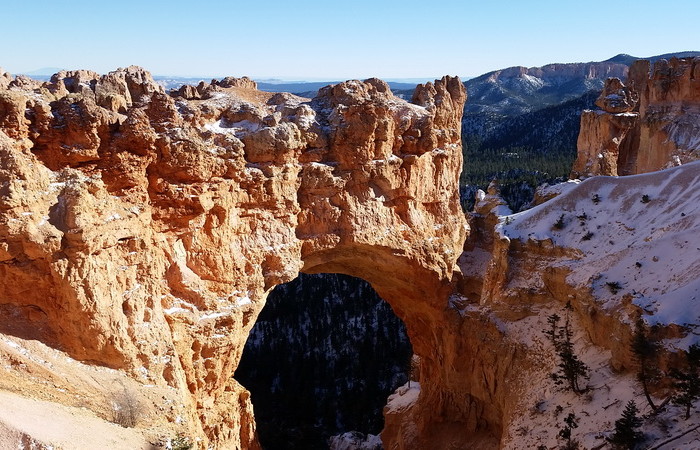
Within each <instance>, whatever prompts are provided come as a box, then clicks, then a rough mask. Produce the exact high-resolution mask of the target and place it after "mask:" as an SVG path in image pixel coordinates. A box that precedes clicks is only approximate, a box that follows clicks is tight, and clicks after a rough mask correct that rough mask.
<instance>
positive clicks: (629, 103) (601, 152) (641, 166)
mask: <svg viewBox="0 0 700 450" xmlns="http://www.w3.org/2000/svg"><path fill="white" fill-rule="evenodd" d="M699 76H700V58H697V57H696V58H680V59H679V58H672V59H671V60H670V61H667V60H665V59H662V60H659V61H657V62H656V63H654V64H653V66H650V64H649V61H644V60H640V61H636V62H635V63H634V64H632V66H631V67H630V70H629V74H628V77H627V81H626V82H625V84H622V83H621V82H620V80H619V79H615V78H612V79H609V80H608V82H607V83H606V86H605V89H604V91H603V93H602V94H601V97H600V98H599V99H598V102H597V103H596V105H597V106H599V107H600V108H601V109H600V110H597V111H584V112H583V114H582V115H581V132H580V134H579V138H578V158H577V160H576V162H575V163H574V167H573V170H572V177H581V176H592V175H615V176H616V175H633V174H639V173H646V172H653V171H656V170H661V169H663V168H667V167H672V166H676V165H680V164H684V163H687V162H690V161H695V160H697V159H700V125H698V123H700V78H698V77H699Z"/></svg>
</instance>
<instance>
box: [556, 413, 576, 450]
mask: <svg viewBox="0 0 700 450" xmlns="http://www.w3.org/2000/svg"><path fill="white" fill-rule="evenodd" d="M574 428H578V418H577V417H576V415H575V414H574V413H569V415H567V416H566V417H565V418H564V426H563V427H562V428H561V429H559V437H560V438H562V439H564V441H565V442H564V445H563V446H562V447H561V449H562V450H576V449H577V448H578V441H576V440H574V439H572V438H571V432H572V431H573V430H574Z"/></svg>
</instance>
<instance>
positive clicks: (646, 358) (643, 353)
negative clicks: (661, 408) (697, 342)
mask: <svg viewBox="0 0 700 450" xmlns="http://www.w3.org/2000/svg"><path fill="white" fill-rule="evenodd" d="M632 352H633V353H634V355H635V357H636V359H637V362H638V363H639V370H638V371H637V379H638V380H639V382H640V383H641V384H642V390H643V391H644V396H645V397H646V399H647V402H648V403H649V406H651V409H652V410H653V411H654V412H656V411H657V410H658V407H657V406H656V404H655V403H654V401H653V400H652V398H651V394H650V393H649V385H650V384H652V383H653V382H654V381H656V380H657V379H658V377H659V373H660V371H659V369H658V367H657V364H656V361H657V357H658V353H659V348H658V344H657V343H656V342H654V341H652V340H651V339H649V336H648V335H647V332H646V327H645V325H644V321H643V320H642V318H641V317H640V318H638V319H637V321H636V323H635V327H634V335H633V337H632Z"/></svg>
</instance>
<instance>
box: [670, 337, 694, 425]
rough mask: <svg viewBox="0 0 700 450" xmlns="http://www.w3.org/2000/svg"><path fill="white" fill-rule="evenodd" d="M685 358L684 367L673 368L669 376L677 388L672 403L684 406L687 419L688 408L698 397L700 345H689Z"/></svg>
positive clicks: (688, 415) (688, 416) (688, 414)
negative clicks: (680, 368)
mask: <svg viewBox="0 0 700 450" xmlns="http://www.w3.org/2000/svg"><path fill="white" fill-rule="evenodd" d="M685 358H686V367H685V369H684V370H678V369H676V370H673V371H671V376H672V377H673V378H674V379H675V380H676V381H675V382H674V383H673V387H674V388H676V390H677V394H676V395H675V396H674V397H673V403H675V404H676V405H679V406H684V407H685V418H686V420H687V419H689V418H690V409H691V408H692V407H693V404H694V403H695V402H696V401H697V400H698V398H700V345H698V344H693V345H691V346H690V348H689V349H688V352H687V353H686V355H685Z"/></svg>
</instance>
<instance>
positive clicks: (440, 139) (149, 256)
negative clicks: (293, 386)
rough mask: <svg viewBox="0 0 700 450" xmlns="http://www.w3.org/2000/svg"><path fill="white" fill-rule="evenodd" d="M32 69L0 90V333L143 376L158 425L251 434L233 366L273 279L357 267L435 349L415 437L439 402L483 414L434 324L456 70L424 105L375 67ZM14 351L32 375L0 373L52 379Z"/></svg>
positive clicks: (422, 92)
mask: <svg viewBox="0 0 700 450" xmlns="http://www.w3.org/2000/svg"><path fill="white" fill-rule="evenodd" d="M20 81H21V80H19V81H18V79H17V78H15V79H14V80H13V81H11V82H9V83H7V88H5V89H4V90H3V91H2V92H0V130H2V131H1V132H0V174H1V175H0V182H1V184H0V210H1V214H0V282H1V283H2V285H3V286H4V289H3V290H2V291H1V292H0V306H1V307H2V309H3V311H4V313H5V314H7V315H8V316H12V317H13V318H15V320H14V321H13V325H8V324H5V325H3V328H2V329H0V332H2V333H5V334H6V335H8V336H14V337H17V338H22V339H33V340H38V341H40V342H41V343H42V344H44V345H45V346H46V349H44V350H42V351H46V352H51V351H56V350H58V351H60V352H63V353H64V354H65V355H67V356H69V357H70V358H71V359H72V360H75V361H76V364H78V361H80V362H82V363H86V364H88V367H104V369H100V370H102V372H100V373H103V374H109V376H110V377H114V378H115V379H117V380H119V382H120V383H122V386H125V387H124V392H126V390H127V386H129V387H130V388H131V386H133V389H134V391H135V392H136V393H137V394H136V395H137V396H139V398H140V403H142V407H143V408H144V409H145V410H146V413H144V414H145V416H146V418H145V419H143V422H144V425H142V426H143V427H144V428H145V429H147V431H148V430H150V431H149V432H151V433H152V434H153V435H157V434H158V433H161V434H162V433H165V431H163V430H169V431H168V432H170V433H171V434H172V433H175V432H183V433H185V434H187V435H188V436H191V437H192V438H196V439H197V445H198V446H199V447H202V448H206V447H207V446H210V445H211V446H214V447H215V448H256V447H257V441H256V437H255V426H254V419H253V414H252V408H251V404H250V401H249V395H248V393H247V391H246V390H245V389H244V388H243V387H242V386H240V385H239V384H238V383H237V382H236V381H235V380H234V379H233V378H232V374H233V371H234V369H235V367H236V365H237V363H238V360H239V358H240V355H241V351H242V349H243V345H244V343H245V339H246V337H247V335H248V331H249V330H250V327H251V326H252V324H253V322H254V321H255V318H256V317H257V314H258V313H259V311H260V309H261V308H262V306H263V304H264V301H265V297H266V295H267V292H269V290H270V289H271V288H272V287H274V286H275V285H277V284H280V283H284V282H286V281H289V280H291V279H293V278H294V277H295V276H296V275H297V273H298V272H299V271H305V272H309V273H314V272H340V273H346V274H350V275H354V276H359V277H362V278H364V279H365V280H367V281H369V282H370V283H372V285H373V286H374V287H375V289H376V290H377V292H378V293H379V294H380V295H381V296H382V297H383V298H385V299H386V300H388V301H389V302H390V303H391V305H392V307H393V308H394V310H395V311H396V312H397V314H398V315H399V317H401V318H402V319H403V320H404V321H405V323H406V325H407V328H408V332H409V335H410V336H411V339H412V342H413V346H414V350H415V352H416V353H417V354H419V355H421V356H422V357H423V361H424V367H425V370H424V371H425V374H426V375H425V377H426V379H427V380H430V381H431V382H430V383H428V385H430V386H432V387H431V388H430V389H427V390H426V391H425V394H424V397H425V400H424V401H422V403H421V404H422V405H423V412H422V417H423V419H422V421H421V422H420V426H421V427H423V428H422V429H421V431H420V433H421V434H420V436H419V437H420V439H429V438H430V434H431V433H434V432H435V429H434V428H433V427H432V424H433V423H435V422H436V421H441V420H443V419H445V418H449V420H450V421H452V422H454V423H461V424H463V425H464V433H463V434H466V433H468V432H469V431H473V430H474V429H475V428H477V427H478V426H481V427H482V428H483V427H486V428H488V426H487V425H488V424H489V423H490V420H491V418H490V417H489V418H487V419H483V418H482V414H481V410H480V409H479V408H483V407H482V406H478V407H477V408H472V407H470V406H469V403H467V404H466V405H463V406H456V404H455V400H456V398H455V396H457V395H460V396H465V395H466V397H465V399H467V400H468V399H469V398H470V397H469V395H468V394H465V393H464V392H463V388H462V386H461V384H462V383H463V381H461V379H458V378H456V377H454V374H453V372H454V371H453V370H452V369H451V368H450V369H448V367H449V366H448V365H446V363H445V358H455V357H454V356H451V355H449V353H450V347H453V346H455V345H459V344H458V342H459V340H458V339H456V337H455V336H453V335H451V334H450V330H448V329H446V328H444V327H442V330H441V327H440V325H439V324H441V323H445V322H446V320H449V316H450V315H451V314H452V313H447V312H446V311H445V305H446V303H447V298H448V297H449V294H450V292H451V284H450V283H451V279H452V278H453V273H454V271H455V270H456V269H455V261H456V259H457V257H458V256H459V254H460V252H461V246H462V242H463V241H464V238H465V235H466V232H467V226H466V223H465V219H464V216H463V214H462V213H461V209H460V205H459V198H458V190H457V186H458V174H459V170H460V168H461V145H460V129H459V126H460V119H461V113H462V108H463V104H464V101H465V99H466V95H465V91H464V87H463V85H462V83H461V82H460V80H459V79H457V78H450V77H445V78H443V79H442V80H437V81H436V82H435V83H428V84H426V85H421V86H419V87H418V88H417V89H416V94H415V96H414V99H413V103H407V102H405V101H402V100H399V99H398V98H396V97H394V96H393V95H392V93H391V92H390V90H389V88H388V86H387V85H386V83H384V82H383V81H380V80H377V79H370V80H366V81H364V82H361V81H348V82H345V83H341V84H338V85H334V86H329V87H327V88H325V89H323V90H321V92H319V95H318V96H317V97H316V98H315V99H313V100H311V101H309V100H307V99H302V98H299V97H295V96H292V95H287V94H274V95H273V94H268V93H264V92H260V91H257V90H255V89H254V88H255V85H254V83H253V82H252V81H250V80H247V79H224V80H223V81H221V82H212V83H211V84H209V85H206V84H202V85H200V86H198V87H197V88H184V89H183V90H180V91H179V92H178V93H176V94H173V96H171V95H169V94H167V93H165V92H163V90H162V88H160V87H159V86H158V85H157V84H156V83H154V82H153V80H152V78H151V76H150V74H149V73H148V72H146V71H144V70H143V69H140V68H138V67H129V68H127V69H119V70H117V71H114V72H111V73H109V74H107V75H103V76H99V75H98V74H95V73H93V72H88V71H72V72H61V73H59V74H56V75H55V76H54V77H53V78H52V79H51V81H50V82H47V83H38V82H34V81H30V82H20ZM178 94H179V95H178ZM446 314H447V315H446ZM13 342H14V341H13ZM17 345H19V344H17ZM42 348H43V347H42ZM8 352H9V349H8ZM6 356H7V357H8V358H10V356H9V354H8V355H6ZM11 356H12V357H13V358H19V361H20V362H19V363H18V364H25V367H29V366H28V364H30V363H31V373H32V376H31V377H26V380H24V381H21V382H20V381H19V378H17V377H14V378H12V380H13V383H9V382H8V383H7V384H6V385H4V386H3V387H4V388H6V389H14V390H21V391H26V392H29V391H32V392H36V391H39V390H40V386H41V385H42V383H44V382H45V381H46V380H47V379H52V377H55V374H54V375H51V370H52V369H51V367H43V366H42V365H41V364H40V363H37V362H36V361H34V362H30V361H26V362H22V356H21V354H18V355H14V354H13V355H11ZM457 363H458V364H461V365H464V364H465V363H463V362H457ZM80 367H83V366H80ZM28 370H29V369H28ZM76 370H78V371H79V370H85V369H76ZM95 376H97V375H95ZM104 376H105V377H106V376H107V375H104ZM134 380H135V381H136V383H135V381H134ZM134 383H135V384H134ZM17 384H19V385H20V386H19V387H18V386H17ZM91 388H92V389H93V390H94V386H92V387H91ZM72 389H73V392H72V394H75V395H78V396H81V395H82V396H83V397H87V395H85V393H86V392H87V390H88V387H87V386H86V385H84V384H79V383H77V384H76V385H75V386H73V387H72ZM149 389H150V391H149ZM106 390H107V388H105V391H106ZM98 391H99V389H98ZM149 392H151V394H149ZM152 392H158V395H155V394H152ZM56 401H60V402H63V403H67V404H77V401H76V400H75V399H71V398H70V396H64V397H61V398H59V399H56ZM82 402H83V403H82V404H83V405H86V406H88V407H89V408H90V409H92V410H93V411H95V412H96V413H98V414H100V415H102V416H105V415H106V414H107V413H106V412H105V411H104V410H105V405H100V404H97V402H98V401H97V400H95V401H93V402H92V403H91V402H90V401H86V400H84V399H83V400H82ZM105 403H107V401H105ZM472 403H474V402H473V401H472ZM454 408H457V410H456V411H454V412H453V411H452V409H454ZM107 409H108V408H107ZM494 414H495V413H494ZM467 424H469V425H467ZM149 427H150V428H149ZM159 427H160V428H159ZM426 442H427V441H426Z"/></svg>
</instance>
